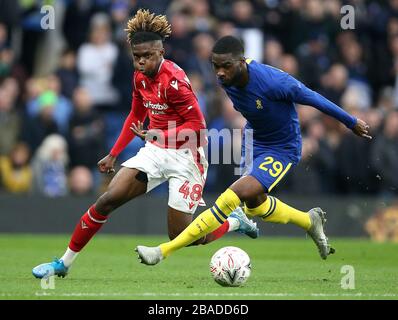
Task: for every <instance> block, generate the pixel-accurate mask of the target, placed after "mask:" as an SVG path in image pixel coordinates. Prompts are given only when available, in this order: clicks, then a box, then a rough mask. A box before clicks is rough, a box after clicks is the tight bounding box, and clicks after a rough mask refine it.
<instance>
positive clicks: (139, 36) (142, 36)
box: [131, 31, 163, 44]
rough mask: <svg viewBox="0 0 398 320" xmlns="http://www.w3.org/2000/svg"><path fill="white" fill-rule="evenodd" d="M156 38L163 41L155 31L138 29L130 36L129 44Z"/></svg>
mask: <svg viewBox="0 0 398 320" xmlns="http://www.w3.org/2000/svg"><path fill="white" fill-rule="evenodd" d="M156 40H161V41H163V38H162V37H161V36H160V35H159V34H157V33H155V32H148V31H139V32H137V33H134V34H133V35H132V36H131V44H140V43H144V42H149V41H156Z"/></svg>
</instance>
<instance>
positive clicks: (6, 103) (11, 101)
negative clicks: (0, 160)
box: [0, 85, 21, 155]
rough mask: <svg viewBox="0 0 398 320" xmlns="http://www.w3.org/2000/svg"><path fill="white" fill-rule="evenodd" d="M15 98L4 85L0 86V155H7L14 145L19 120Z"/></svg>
mask: <svg viewBox="0 0 398 320" xmlns="http://www.w3.org/2000/svg"><path fill="white" fill-rule="evenodd" d="M15 101H16V96H15V95H13V94H12V92H10V89H9V88H7V87H6V86H4V85H1V86H0V155H8V154H9V153H10V152H11V150H12V149H13V147H14V145H15V144H16V142H17V140H18V138H19V135H20V130H21V119H20V116H19V114H18V112H17V110H16V105H15Z"/></svg>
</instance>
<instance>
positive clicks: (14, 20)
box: [0, 0, 398, 197]
mask: <svg viewBox="0 0 398 320" xmlns="http://www.w3.org/2000/svg"><path fill="white" fill-rule="evenodd" d="M346 4H349V5H352V6H353V7H354V9H355V29H354V30H343V29H342V28H341V25H340V21H341V19H342V17H343V15H342V14H341V13H340V9H341V7H342V6H343V5H346ZM43 5H51V6H53V7H54V8H55V29H53V30H43V29H42V28H41V25H40V21H41V19H42V17H43V16H44V13H40V9H41V7H42V6H43ZM138 8H148V9H150V10H151V11H153V12H155V13H158V14H166V15H167V17H168V19H169V21H170V22H171V24H172V30H173V34H172V36H171V38H170V39H167V40H166V42H165V49H166V58H168V59H171V60H173V61H174V62H176V63H177V64H179V65H180V66H181V67H182V68H183V69H184V70H185V71H186V73H187V74H188V77H189V78H190V80H191V83H192V86H193V88H194V91H195V93H196V95H197V97H198V100H199V103H200V106H201V108H202V111H203V113H204V114H205V117H206V120H207V125H208V128H209V129H212V128H214V129H223V128H229V129H237V128H241V127H242V126H243V125H244V123H245V121H244V119H243V118H242V116H241V115H240V114H239V113H237V112H236V111H234V109H233V107H232V104H231V102H230V100H229V99H228V98H227V97H226V96H225V94H224V93H223V92H222V91H221V90H220V89H219V88H218V86H217V83H216V79H215V76H214V74H213V72H212V66H211V63H210V61H209V57H210V53H211V48H212V46H213V44H214V41H215V40H216V39H218V38H219V37H221V36H224V35H227V34H232V35H236V36H239V37H241V38H242V39H243V41H244V44H245V48H246V56H247V57H250V58H254V59H256V60H257V61H260V62H263V63H267V64H270V65H272V66H275V67H278V68H280V69H282V70H284V71H286V72H289V73H290V74H291V75H293V76H294V77H296V78H298V79H299V80H301V81H302V82H304V83H305V84H306V85H307V86H308V87H310V88H311V89H313V90H316V91H318V92H319V93H321V94H323V95H324V96H325V97H327V98H328V99H330V100H331V101H333V102H335V103H336V104H338V105H340V106H341V107H342V108H344V109H345V110H347V111H348V112H350V113H352V114H354V115H356V116H358V117H360V118H362V119H364V120H365V121H367V122H368V123H369V124H370V126H371V134H372V135H373V140H371V141H365V140H364V139H360V138H358V137H356V136H354V135H353V134H352V133H351V132H350V131H349V130H347V129H346V128H345V127H343V126H342V125H341V124H339V123H338V122H337V121H336V120H334V119H332V118H330V117H328V116H326V115H323V114H321V113H320V112H319V111H318V110H316V109H314V108H312V107H308V106H300V105H299V106H297V110H298V113H299V117H300V121H301V126H302V133H303V155H302V161H301V163H300V164H299V165H298V166H297V167H296V168H295V169H294V170H293V171H292V173H291V174H290V175H289V176H288V178H287V179H286V181H285V182H284V183H283V184H282V187H280V188H283V192H291V193H294V194H298V195H314V194H322V193H326V194H344V195H346V194H350V195H353V194H371V195H377V196H382V197H384V196H387V197H391V196H394V195H395V196H396V195H397V194H398V82H397V79H398V77H397V76H398V0H383V1H382V0H379V1H377V0H368V1H366V0H351V1H343V0H328V1H322V0H251V1H249V0H217V1H216V0H142V1H141V0H76V1H73V0H59V1H56V0H53V1H51V0H48V1H34V0H19V1H18V0H9V1H8V0H0V190H1V192H7V193H38V194H43V195H45V196H49V197H56V196H63V195H67V194H75V195H85V194H90V193H99V192H101V191H102V190H103V188H104V186H105V185H106V184H107V182H108V181H109V177H103V176H101V175H100V174H99V173H98V172H97V171H96V163H97V161H98V160H99V159H101V158H102V157H103V156H105V155H106V154H107V152H109V150H110V148H111V147H112V145H113V143H114V142H115V140H116V138H117V136H118V134H119V132H120V129H121V127H122V124H123V122H124V119H125V117H126V115H127V114H128V112H129V110H130V106H131V79H132V73H133V64H132V58H131V53H130V49H129V46H128V45H127V43H126V35H125V32H124V28H125V25H126V22H127V20H128V19H129V17H131V16H132V15H134V13H135V12H136V10H137V9H138ZM264 125H267V124H266V123H264ZM235 140H236V141H235ZM235 140H234V141H232V142H231V143H232V144H233V145H234V146H238V147H240V139H239V137H237V139H235ZM142 145H143V143H142V141H141V140H140V139H135V140H134V141H133V142H132V143H131V144H130V145H129V147H128V148H127V149H126V150H125V151H124V152H123V153H122V154H121V156H120V158H119V163H120V162H121V161H122V160H124V159H127V158H129V157H131V156H133V155H134V154H135V153H136V152H137V150H138V149H139V148H140V147H141V146H142ZM220 148H223V146H222V145H220ZM233 150H234V152H239V151H240V150H239V148H234V149H233ZM212 152H214V150H213V151H212ZM235 167H236V165H235V166H234V165H211V166H210V169H209V174H208V179H207V184H206V189H205V191H207V192H220V191H223V190H224V189H225V187H227V186H228V185H229V184H230V183H231V182H232V181H234V180H236V178H237V177H236V176H235V175H234V168H235ZM162 190H163V191H164V190H165V189H162V188H161V189H160V190H159V191H158V192H162Z"/></svg>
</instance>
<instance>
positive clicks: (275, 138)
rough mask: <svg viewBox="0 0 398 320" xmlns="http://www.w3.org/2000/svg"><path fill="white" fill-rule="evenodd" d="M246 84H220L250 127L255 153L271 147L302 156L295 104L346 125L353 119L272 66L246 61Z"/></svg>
mask: <svg viewBox="0 0 398 320" xmlns="http://www.w3.org/2000/svg"><path fill="white" fill-rule="evenodd" d="M247 69H248V72H249V83H248V84H247V85H246V86H245V87H244V88H238V87H233V86H231V87H226V86H223V88H224V90H225V91H226V93H227V95H228V96H229V98H230V99H231V100H232V102H233V105H234V108H235V109H236V110H237V111H239V112H240V113H241V114H242V115H243V116H244V117H245V118H246V120H247V124H246V127H245V129H252V130H253V147H254V152H256V150H259V149H272V150H275V151H278V152H281V153H285V154H289V155H290V157H292V160H293V161H294V162H296V163H297V162H298V161H299V160H300V157H301V133H300V124H299V121H298V116H297V111H296V108H295V103H296V102H297V103H300V104H305V105H311V106H313V107H315V108H317V109H319V110H321V111H322V112H324V113H326V114H328V115H330V116H332V117H334V118H336V119H338V120H340V121H341V122H342V123H344V124H345V125H346V126H347V127H348V128H352V127H354V126H355V124H356V118H354V117H353V116H351V115H350V114H348V113H347V112H345V111H344V110H343V109H341V108H340V107H338V106H337V105H335V104H334V103H332V102H331V101H329V100H328V99H326V98H324V97H323V96H321V95H320V94H318V93H316V92H314V91H312V90H310V89H308V88H307V87H306V86H305V85H304V84H302V83H301V82H300V81H298V80H296V79H295V78H293V77H292V76H290V75H289V74H287V73H286V72H283V71H281V70H279V69H276V68H274V67H271V66H268V65H265V64H260V63H257V62H256V61H254V60H249V59H248V60H247Z"/></svg>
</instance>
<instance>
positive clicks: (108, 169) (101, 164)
mask: <svg viewBox="0 0 398 320" xmlns="http://www.w3.org/2000/svg"><path fill="white" fill-rule="evenodd" d="M115 161H116V157H114V156H111V155H110V154H108V155H107V156H106V157H104V158H103V159H101V160H100V161H98V163H97V166H98V169H99V171H100V172H101V173H108V174H110V173H114V172H115V168H114V166H115Z"/></svg>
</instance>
